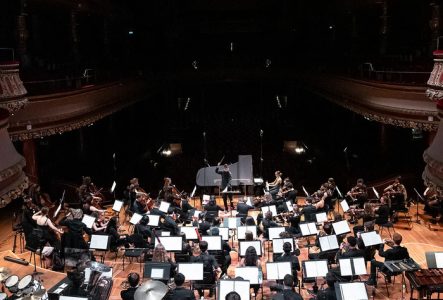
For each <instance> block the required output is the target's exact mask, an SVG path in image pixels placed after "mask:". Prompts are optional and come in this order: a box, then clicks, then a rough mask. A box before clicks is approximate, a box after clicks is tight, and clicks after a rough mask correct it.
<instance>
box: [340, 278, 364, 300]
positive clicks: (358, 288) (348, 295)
mask: <svg viewBox="0 0 443 300" xmlns="http://www.w3.org/2000/svg"><path fill="white" fill-rule="evenodd" d="M340 290H341V294H342V298H343V300H368V293H367V291H366V287H365V284H364V283H363V282H352V283H343V284H340Z"/></svg>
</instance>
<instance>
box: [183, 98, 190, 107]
mask: <svg viewBox="0 0 443 300" xmlns="http://www.w3.org/2000/svg"><path fill="white" fill-rule="evenodd" d="M189 103H191V98H190V97H188V98H187V99H186V104H185V108H184V110H188V107H189Z"/></svg>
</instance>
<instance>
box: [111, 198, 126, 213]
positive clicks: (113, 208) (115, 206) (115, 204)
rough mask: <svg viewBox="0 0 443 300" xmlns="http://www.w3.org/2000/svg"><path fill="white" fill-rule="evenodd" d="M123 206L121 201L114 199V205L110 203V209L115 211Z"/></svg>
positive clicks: (118, 210)
mask: <svg viewBox="0 0 443 300" xmlns="http://www.w3.org/2000/svg"><path fill="white" fill-rule="evenodd" d="M122 207H123V201H121V200H115V201H114V205H112V210H113V211H116V212H120V211H121V209H122Z"/></svg>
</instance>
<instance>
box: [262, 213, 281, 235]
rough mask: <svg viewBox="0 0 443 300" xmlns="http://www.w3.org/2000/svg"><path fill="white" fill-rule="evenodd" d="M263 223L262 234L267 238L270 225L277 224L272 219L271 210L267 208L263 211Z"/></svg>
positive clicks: (276, 225)
mask: <svg viewBox="0 0 443 300" xmlns="http://www.w3.org/2000/svg"><path fill="white" fill-rule="evenodd" d="M262 224H263V236H264V237H265V238H266V239H268V238H269V232H268V231H269V230H268V229H269V228H270V227H278V224H277V223H276V222H275V221H273V220H272V212H271V211H270V210H268V211H267V212H266V213H265V217H264V219H263V221H262Z"/></svg>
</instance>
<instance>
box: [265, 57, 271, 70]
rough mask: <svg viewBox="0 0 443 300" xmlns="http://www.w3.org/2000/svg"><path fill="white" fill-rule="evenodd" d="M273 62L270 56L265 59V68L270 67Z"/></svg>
mask: <svg viewBox="0 0 443 300" xmlns="http://www.w3.org/2000/svg"><path fill="white" fill-rule="evenodd" d="M271 64H272V61H271V60H270V59H269V58H268V59H266V60H265V68H269V67H270V66H271Z"/></svg>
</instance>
